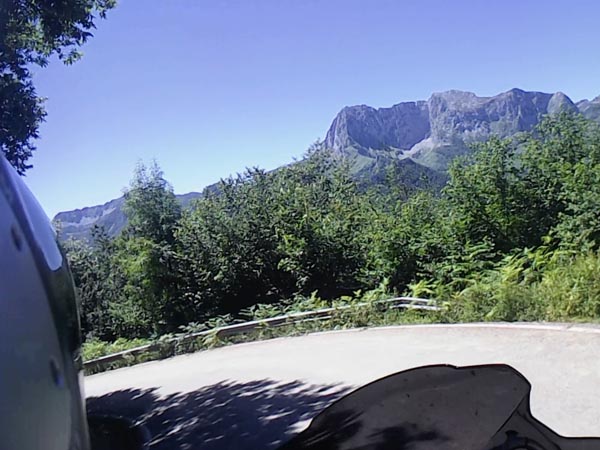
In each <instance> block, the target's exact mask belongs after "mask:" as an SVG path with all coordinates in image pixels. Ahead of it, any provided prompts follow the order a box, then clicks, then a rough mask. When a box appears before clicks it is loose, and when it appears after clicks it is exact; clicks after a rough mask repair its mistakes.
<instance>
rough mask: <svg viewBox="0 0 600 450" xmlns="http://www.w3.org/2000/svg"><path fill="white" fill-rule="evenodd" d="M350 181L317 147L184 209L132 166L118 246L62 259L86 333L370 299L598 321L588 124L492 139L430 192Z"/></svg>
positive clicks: (153, 173) (597, 219)
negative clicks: (290, 302) (427, 300)
mask: <svg viewBox="0 0 600 450" xmlns="http://www.w3.org/2000/svg"><path fill="white" fill-rule="evenodd" d="M389 172H390V174H391V175H393V174H394V170H393V168H391V169H390V171H389ZM349 173H350V172H349V170H348V166H347V162H346V161H344V160H343V159H340V158H339V156H336V155H335V154H334V153H332V152H330V151H328V150H327V149H325V148H323V146H322V145H315V146H314V147H313V148H312V149H311V150H310V151H309V152H308V154H307V155H306V156H305V158H304V159H302V160H301V161H299V162H297V163H295V164H291V165H289V166H285V167H282V168H279V169H277V170H275V171H272V172H266V171H264V170H260V169H256V168H254V169H248V170H246V171H245V172H244V173H242V174H238V175H237V176H235V177H230V178H228V179H224V180H222V181H221V182H220V183H219V185H218V186H217V187H216V188H215V189H211V190H207V191H206V192H204V193H203V196H202V197H201V198H200V199H199V200H197V201H196V202H195V204H194V205H193V206H192V207H191V208H190V209H187V210H183V211H182V210H181V208H180V207H179V205H178V204H177V201H176V199H175V196H174V195H173V192H172V189H171V188H170V186H169V184H168V182H167V181H166V180H165V179H164V178H163V174H162V172H161V171H160V168H159V167H158V166H157V165H155V164H154V165H152V166H150V167H145V166H143V165H142V166H140V167H138V169H137V170H136V172H135V174H134V178H133V180H132V183H131V186H130V188H129V190H128V191H127V194H126V202H127V205H126V209H125V210H126V213H127V215H128V218H129V225H128V227H127V228H126V230H125V232H123V233H122V234H121V235H120V236H119V237H118V238H116V239H114V240H108V239H107V238H106V236H104V235H103V234H102V233H100V232H98V233H97V235H96V237H95V239H94V242H93V243H92V244H91V246H85V245H77V246H76V245H72V246H71V248H70V255H71V261H72V263H73V266H74V272H75V275H76V280H77V281H78V289H79V292H80V296H81V298H82V302H83V309H84V315H85V318H84V321H83V323H84V327H85V330H86V333H87V334H88V335H90V336H95V337H101V338H115V337H118V336H125V337H147V336H149V335H152V334H160V333H164V332H173V331H176V330H177V329H178V328H179V327H181V326H185V325H186V324H187V323H190V322H202V321H205V320H208V319H209V318H211V317H214V316H216V315H219V314H231V315H232V316H234V317H237V316H239V315H240V314H242V313H243V311H244V310H245V309H246V308H248V307H255V305H257V304H273V303H279V302H281V301H282V300H286V299H294V298H297V297H311V296H313V295H318V296H319V297H320V298H321V299H323V300H324V301H333V300H335V299H336V298H340V297H345V298H360V295H361V294H360V293H361V292H365V291H368V290H371V289H375V288H377V287H378V286H384V287H385V289H386V290H387V292H388V293H389V294H390V295H392V294H402V293H412V294H415V295H426V296H428V297H433V298H436V299H439V300H444V301H445V302H446V304H447V305H450V307H451V309H450V310H451V311H452V314H450V315H449V316H446V317H445V319H444V320H451V319H452V318H454V319H452V320H471V319H473V320H486V319H487V318H489V319H490V320H492V319H496V320H515V319H518V318H524V319H527V320H541V319H545V318H548V317H550V318H557V317H558V318H562V317H565V316H566V317H569V315H570V314H575V315H576V316H577V317H580V316H582V315H585V317H590V316H591V317H596V315H600V294H595V292H600V290H599V289H600V288H597V286H600V276H598V275H594V274H597V271H596V272H595V271H594V270H595V268H596V267H597V266H598V265H600V256H598V255H597V253H594V252H597V251H598V246H599V244H600V213H599V211H600V191H599V189H600V188H599V186H600V130H599V127H598V125H597V124H595V123H593V122H588V121H586V120H584V119H583V118H581V117H580V116H574V115H569V114H561V115H557V116H550V117H547V118H546V119H545V120H543V121H542V123H541V124H540V125H539V126H538V127H537V128H536V129H535V130H534V131H533V132H531V133H528V134H525V135H523V136H520V137H519V138H511V139H506V140H501V139H498V138H492V139H490V140H489V141H488V142H485V143H483V144H481V145H479V146H478V147H477V148H475V149H474V152H473V153H472V155H470V156H468V157H463V158H460V159H457V160H456V161H454V163H453V165H452V167H451V169H450V171H449V179H448V183H447V185H446V186H445V188H444V189H443V190H442V191H441V192H440V191H439V190H423V189H420V190H414V189H410V188H408V187H406V186H403V185H402V180H401V179H398V177H396V176H390V177H388V178H387V179H386V180H383V181H382V183H384V185H379V186H373V187H372V188H371V189H365V188H364V186H363V185H359V184H357V182H356V181H355V180H354V179H352V178H351V176H350V175H349ZM589 252H592V253H589ZM573 258H575V259H573ZM580 285H584V286H589V292H585V293H584V292H580V291H579V290H578V289H579V288H578V287H577V286H580ZM554 292H562V293H563V294H562V295H563V297H564V299H563V300H560V299H559V298H558V297H557V294H555V293H554ZM568 299H571V300H572V302H573V304H569V303H568V301H571V300H568Z"/></svg>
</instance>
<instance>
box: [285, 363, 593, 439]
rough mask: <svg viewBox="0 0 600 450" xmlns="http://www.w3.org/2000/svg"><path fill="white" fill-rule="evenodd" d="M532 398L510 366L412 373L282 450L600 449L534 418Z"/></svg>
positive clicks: (326, 414) (352, 399)
mask: <svg viewBox="0 0 600 450" xmlns="http://www.w3.org/2000/svg"><path fill="white" fill-rule="evenodd" d="M530 390H531V386H530V384H529V382H528V381H527V379H525V378H524V377H523V376H522V375H521V374H520V373H519V372H517V371H516V370H514V369H513V368H511V367H510V366H506V365H487V366H473V367H462V368H457V367H454V366H449V365H438V366H427V367H421V368H417V369H411V370H408V371H405V372H400V373H397V374H394V375H390V376H388V377H386V378H383V379H381V380H378V381H375V382H373V383H371V384H369V385H366V386H364V387H362V388H360V389H358V390H356V391H354V392H352V393H351V394H349V395H347V396H346V397H344V398H342V399H341V400H338V401H337V402H335V403H334V404H332V405H331V406H330V407H328V408H327V409H326V410H324V411H323V412H322V413H321V414H319V415H318V416H317V417H316V418H315V419H314V420H313V421H312V423H311V425H310V427H309V428H308V429H306V430H305V431H304V432H302V433H301V434H299V435H298V436H296V437H295V438H294V439H292V440H291V441H290V442H288V443H287V444H285V445H283V446H282V447H281V448H280V450H297V449H322V450H325V449H328V450H330V449H331V450H333V449H335V450H358V449H360V450H368V449H373V450H392V449H393V450H404V449H406V450H433V449H440V450H451V449H452V450H488V449H489V450H495V449H498V450H499V449H525V448H527V449H529V448H530V449H536V450H537V449H546V448H548V449H559V448H562V449H565V448H569V449H570V448H573V449H574V448H586V449H588V448H590V449H591V448H598V449H600V445H599V443H600V440H596V439H587V440H584V439H581V440H571V439H565V438H561V437H560V436H558V435H556V434H555V433H553V432H552V431H551V430H549V429H548V428H546V427H545V426H544V425H543V424H541V423H539V422H538V421H537V420H535V419H534V418H533V417H531V414H530V412H529V393H530ZM513 425H514V426H513ZM528 437H529V438H530V439H529V440H528ZM571 441H576V442H577V445H568V444H569V443H570V442H571ZM557 444H560V445H561V446H559V445H557Z"/></svg>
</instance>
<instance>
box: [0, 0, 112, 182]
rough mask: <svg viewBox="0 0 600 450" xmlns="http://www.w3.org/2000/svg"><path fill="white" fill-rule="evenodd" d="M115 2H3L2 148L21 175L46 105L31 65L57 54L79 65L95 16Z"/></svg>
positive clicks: (0, 72)
mask: <svg viewBox="0 0 600 450" xmlns="http://www.w3.org/2000/svg"><path fill="white" fill-rule="evenodd" d="M115 4H116V0H61V1H59V2H56V1H48V0H3V1H2V2H0V124H1V125H0V149H1V150H2V152H3V153H4V155H5V156H6V158H7V159H8V161H9V162H10V163H11V164H12V165H13V166H14V167H15V168H16V169H17V171H18V172H19V173H20V174H23V173H24V172H25V171H26V170H27V169H29V168H31V164H29V163H28V160H29V159H30V158H31V156H32V154H33V151H34V150H35V144H34V140H35V139H36V138H38V136H39V134H38V129H39V126H40V123H41V122H42V121H43V120H44V117H45V116H46V112H45V109H44V105H43V103H44V101H43V99H42V98H40V97H39V96H38V94H37V92H36V90H35V86H34V85H33V81H32V75H31V66H32V65H37V66H40V67H45V66H46V65H47V64H48V62H49V60H50V58H51V57H52V56H53V55H56V56H57V57H58V59H59V60H62V61H63V62H64V63H66V64H71V63H73V62H75V61H76V60H77V59H78V58H79V57H80V56H81V53H80V51H79V48H80V47H81V46H82V45H83V44H85V42H86V41H87V40H88V39H89V38H90V37H91V36H92V30H93V29H94V28H95V22H96V19H97V18H104V17H106V12H107V11H108V10H109V9H111V8H113V7H114V6H115Z"/></svg>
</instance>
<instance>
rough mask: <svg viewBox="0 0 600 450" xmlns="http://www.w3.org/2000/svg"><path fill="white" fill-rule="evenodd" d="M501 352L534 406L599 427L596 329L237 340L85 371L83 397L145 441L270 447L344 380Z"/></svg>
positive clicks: (408, 330) (479, 360)
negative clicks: (133, 426)
mask: <svg viewBox="0 0 600 450" xmlns="http://www.w3.org/2000/svg"><path fill="white" fill-rule="evenodd" d="M437 363H449V364H454V365H472V364H483V363H506V364H510V365H512V366H513V367H515V368H516V369H518V370H519V371H521V372H522V373H523V374H524V375H525V376H526V377H527V378H528V379H529V380H530V382H531V383H532V385H533V390H532V411H533V414H534V415H535V416H536V417H538V418H539V419H541V420H542V421H543V422H545V423H546V424H547V425H549V426H550V427H551V428H553V429H554V430H555V431H557V432H559V433H561V434H563V435H567V436H577V435H579V436H582V435H588V436H589V435H596V436H600V328H598V327H592V326H567V325H564V326H561V325H456V326H442V325H433V326H408V327H389V328H377V329H367V330H354V331H343V332H329V333H317V334H312V335H308V336H303V337H296V338H282V339H274V340H270V341H265V342H256V343H249V344H240V345H235V346H231V347H225V348H221V349H216V350H211V351H207V352H201V353H196V354H192V355H184V356H178V357H175V358H171V359H167V360H163V361H158V362H152V363H146V364H141V365H138V366H135V367H130V368H125V369H120V370H116V371H113V372H107V373H104V374H98V375H93V376H90V377H87V378H86V380H85V387H86V393H87V395H88V398H89V401H88V404H89V407H90V409H91V410H93V411H99V412H109V413H113V414H114V413H117V414H121V415H124V416H128V417H131V418H136V419H139V420H142V421H143V422H144V423H145V424H146V425H147V427H148V428H149V429H150V431H151V433H152V435H153V436H154V437H153V442H152V445H151V447H150V448H151V449H169V450H171V449H178V448H181V449H195V448H202V449H236V450H244V449H263V448H274V447H276V446H277V443H278V442H280V441H282V440H285V439H287V438H288V437H289V436H290V435H292V434H293V433H294V432H295V431H297V430H298V429H301V428H302V427H303V426H305V425H306V423H308V421H309V420H310V419H311V418H312V417H314V415H316V414H317V413H318V412H319V411H320V410H322V409H323V408H324V406H326V405H327V404H329V403H331V402H332V401H333V400H335V399H336V398H338V397H339V396H340V395H341V394H342V393H344V392H347V391H348V390H350V389H351V388H352V386H358V385H362V384H365V383H367V382H369V381H373V380H375V379H377V378H379V377H382V376H385V375H388V374H390V373H393V372H398V371H401V370H405V369H408V368H412V367H418V366H421V365H426V364H437Z"/></svg>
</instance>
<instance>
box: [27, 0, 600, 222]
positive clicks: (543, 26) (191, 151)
mask: <svg viewBox="0 0 600 450" xmlns="http://www.w3.org/2000/svg"><path fill="white" fill-rule="evenodd" d="M598 17H600V3H598V2H597V1H557V0H552V1H533V0H532V1H527V0H520V1H506V0H505V1H489V0H485V1H484V0H481V1H460V0H454V1H448V0H438V1H433V0H418V1H408V0H393V1H392V0H362V1H356V0H294V1H292V0H210V1H209V0H121V1H120V3H119V5H118V6H117V8H116V9H115V10H113V11H111V12H110V13H109V15H108V19H107V20H105V21H102V22H99V23H98V29H97V30H96V32H95V36H94V38H93V39H92V40H91V41H90V42H89V43H88V44H87V45H86V46H85V47H84V49H83V51H84V57H83V59H82V60H81V61H80V62H78V63H77V64H75V65H73V66H68V67H65V66H62V65H61V64H58V63H53V64H51V65H50V66H49V67H47V68H44V69H37V70H36V74H35V82H36V85H37V88H38V92H39V93H40V94H41V95H43V96H45V97H47V98H48V100H47V104H46V106H47V110H48V117H47V121H46V123H44V124H43V126H42V127H41V139H40V140H39V141H38V142H37V144H38V151H37V152H36V155H35V157H34V158H33V161H32V162H33V164H34V169H32V170H31V171H30V172H29V173H28V174H27V179H26V181H27V183H28V184H29V186H30V188H31V189H32V190H33V191H34V193H35V194H36V195H37V197H38V198H39V200H40V202H41V203H42V205H43V206H44V208H45V209H46V212H47V213H48V215H49V216H51V217H52V216H53V215H54V214H55V213H57V212H59V211H63V210H69V209H74V208H81V207H84V206H91V205H95V204H99V203H104V202H106V201H109V200H111V199H113V198H116V197H118V196H119V195H121V191H122V189H123V187H125V186H126V185H127V184H128V182H129V179H130V178H131V174H132V172H133V169H134V167H135V164H136V162H137V161H138V160H140V159H141V160H145V161H150V160H151V159H152V158H156V159H157V161H158V163H159V164H160V166H161V167H162V168H163V170H164V172H165V176H166V178H167V179H168V180H169V181H171V183H172V184H173V186H174V188H175V192H177V193H185V192H189V191H193V190H195V191H199V190H201V189H202V188H203V187H204V186H206V185H207V184H210V183H213V182H215V181H218V179H219V178H221V177H225V176H227V175H229V174H232V173H235V172H240V171H242V170H243V169H244V168H245V167H247V166H255V165H257V166H260V167H264V168H267V169H271V168H275V167H277V166H279V165H281V164H284V163H287V162H289V161H291V160H292V158H293V157H300V156H301V155H302V153H303V151H304V150H305V149H306V148H307V147H308V146H309V145H310V143H311V142H313V141H314V140H316V139H317V138H322V137H324V135H325V133H326V131H327V128H328V126H329V124H330V122H331V120H332V119H333V118H334V116H335V114H336V113H337V112H338V111H339V110H340V109H341V108H342V107H343V106H345V105H353V104H368V105H371V106H375V107H380V106H390V105H392V104H394V103H398V102H401V101H409V100H418V99H427V98H428V97H429V95H430V94H431V93H432V92H438V91H443V90H448V89H462V90H469V91H473V92H475V93H477V94H478V95H494V94H497V93H499V92H502V91H506V90H508V89H510V88H513V87H519V88H522V89H526V90H538V91H544V92H555V91H558V90H560V91H563V92H565V93H566V94H567V95H569V96H570V97H571V98H572V99H573V100H574V101H577V100H580V99H582V98H592V97H595V96H596V95H599V94H600V83H599V82H598V80H600V54H599V50H598V49H599V48H600V46H599V45H598V44H600V27H598V26H597V20H598Z"/></svg>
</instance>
